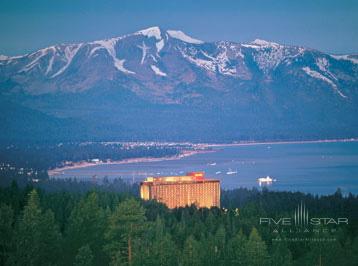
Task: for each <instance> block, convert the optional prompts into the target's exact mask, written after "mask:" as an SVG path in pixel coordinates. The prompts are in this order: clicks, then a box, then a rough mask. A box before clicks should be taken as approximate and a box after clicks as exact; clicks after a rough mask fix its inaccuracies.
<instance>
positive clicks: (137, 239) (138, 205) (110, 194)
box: [0, 183, 358, 266]
mask: <svg viewBox="0 0 358 266" xmlns="http://www.w3.org/2000/svg"><path fill="white" fill-rule="evenodd" d="M72 186H75V185H74V184H72ZM137 188H138V187H135V186H134V188H133V190H130V189H127V190H125V191H120V192H114V191H109V190H106V189H103V188H102V189H101V188H98V189H96V188H91V189H90V190H87V191H84V190H82V191H77V192H75V191H71V192H69V191H65V190H61V191H54V190H52V191H45V190H43V189H40V188H34V187H32V186H26V187H24V188H20V187H18V186H17V184H16V183H13V184H12V185H11V186H9V187H6V188H0V241H1V242H0V264H1V265H36V266H41V265H87V266H89V265H188V266H189V265H190V266H192V265H260V266H261V265H357V264H358V234H357V228H358V223H357V216H358V211H357V208H358V207H357V206H358V204H357V203H358V198H357V196H354V195H348V196H346V197H344V196H342V194H341V193H340V191H337V192H336V193H335V194H334V195H330V196H322V197H318V196H312V195H305V194H302V193H290V192H272V191H267V190H263V191H258V190H248V189H237V190H230V191H222V208H211V209H198V208H196V207H195V206H187V207H185V208H178V209H174V210H169V209H167V208H166V206H164V205H163V204H160V203H158V202H155V201H141V200H140V199H138V198H137V194H136V193H137ZM300 201H305V202H306V203H307V204H308V205H309V206H310V208H312V212H315V213H317V214H324V215H326V216H327V215H330V216H334V217H335V216H336V215H338V216H339V215H343V214H345V215H348V216H349V219H350V220H349V221H350V222H349V225H345V226H330V227H329V228H330V229H332V228H334V229H335V230H334V232H331V231H329V232H322V233H320V234H319V236H317V235H316V234H315V233H312V232H311V233H305V237H307V238H312V239H315V238H317V239H326V240H327V241H314V240H312V241H298V242H294V241H276V240H278V239H285V238H287V239H291V238H292V239H294V238H297V237H299V236H300V235H301V233H289V232H281V231H280V232H278V233H273V232H272V230H271V229H272V228H270V227H268V226H262V225H260V224H259V222H258V218H259V217H261V216H266V217H271V216H272V217H274V218H278V217H280V216H283V215H287V214H288V213H289V212H290V211H291V210H292V208H294V206H296V205H297V204H296V203H298V202H300ZM311 206H312V207H311ZM332 239H334V241H331V240H332ZM328 240H329V241H328Z"/></svg>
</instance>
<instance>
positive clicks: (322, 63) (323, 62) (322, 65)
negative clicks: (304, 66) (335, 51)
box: [316, 57, 337, 80]
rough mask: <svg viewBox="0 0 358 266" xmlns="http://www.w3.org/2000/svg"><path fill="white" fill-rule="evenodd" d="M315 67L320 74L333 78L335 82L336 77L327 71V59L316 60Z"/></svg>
mask: <svg viewBox="0 0 358 266" xmlns="http://www.w3.org/2000/svg"><path fill="white" fill-rule="evenodd" d="M316 65H317V66H318V68H319V70H321V72H323V73H325V74H326V75H328V76H329V77H331V78H333V79H334V80H337V78H336V76H335V75H333V74H332V73H331V71H329V62H328V60H327V58H324V57H319V58H317V60H316Z"/></svg>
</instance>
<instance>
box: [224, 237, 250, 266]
mask: <svg viewBox="0 0 358 266" xmlns="http://www.w3.org/2000/svg"><path fill="white" fill-rule="evenodd" d="M246 245H247V238H246V236H245V235H244V234H243V232H242V230H240V231H239V232H238V233H237V234H236V235H235V236H234V237H233V238H232V239H230V241H229V243H228V247H227V254H228V260H229V263H230V265H237V266H244V265H247V262H246V260H247V255H246Z"/></svg>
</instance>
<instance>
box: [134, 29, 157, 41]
mask: <svg viewBox="0 0 358 266" xmlns="http://www.w3.org/2000/svg"><path fill="white" fill-rule="evenodd" d="M135 34H137V35H138V34H140V35H143V36H146V37H148V38H151V37H154V38H156V39H157V40H161V39H162V36H161V31H160V28H159V27H151V28H148V29H144V30H140V31H137V32H136V33H135Z"/></svg>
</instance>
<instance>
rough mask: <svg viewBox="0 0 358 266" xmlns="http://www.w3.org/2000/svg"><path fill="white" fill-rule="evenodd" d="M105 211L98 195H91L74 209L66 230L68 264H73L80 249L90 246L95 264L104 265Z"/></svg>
mask: <svg viewBox="0 0 358 266" xmlns="http://www.w3.org/2000/svg"><path fill="white" fill-rule="evenodd" d="M105 226H106V216H105V211H104V210H103V209H102V208H101V207H100V206H99V204H98V197H97V194H96V193H94V192H93V193H90V194H89V195H88V196H87V197H86V198H84V199H82V200H81V201H80V202H79V203H78V204H77V205H76V206H75V208H74V209H73V211H72V213H71V216H70V218H69V224H68V227H67V230H66V262H67V264H72V263H73V262H74V260H75V256H76V254H77V251H78V250H79V248H81V247H83V246H85V245H89V247H90V249H91V250H92V253H93V256H94V262H95V263H104V260H105V254H104V253H103V248H102V246H103V245H104V231H105Z"/></svg>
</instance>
